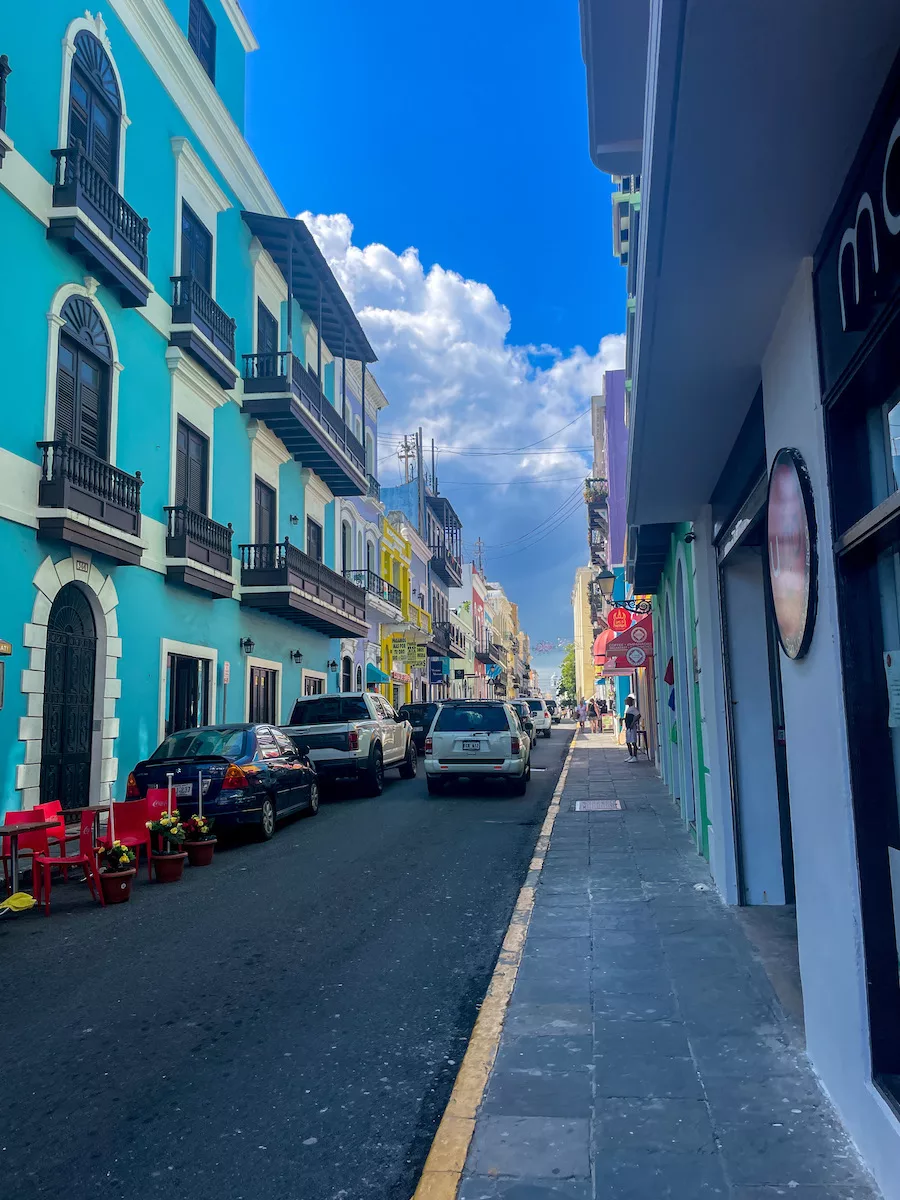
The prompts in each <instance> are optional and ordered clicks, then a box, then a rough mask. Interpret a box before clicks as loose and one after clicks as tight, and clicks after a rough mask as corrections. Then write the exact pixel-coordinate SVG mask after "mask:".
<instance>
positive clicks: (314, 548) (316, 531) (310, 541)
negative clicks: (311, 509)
mask: <svg viewBox="0 0 900 1200" xmlns="http://www.w3.org/2000/svg"><path fill="white" fill-rule="evenodd" d="M306 553H307V554H308V555H309V557H310V558H314V559H315V560H316V562H321V561H322V526H321V525H320V524H319V523H318V521H314V520H313V519H312V517H307V518H306Z"/></svg>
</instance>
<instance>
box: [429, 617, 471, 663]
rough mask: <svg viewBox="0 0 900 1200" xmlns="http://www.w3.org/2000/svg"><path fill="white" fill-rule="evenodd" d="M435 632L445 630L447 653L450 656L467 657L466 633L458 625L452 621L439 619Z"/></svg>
mask: <svg viewBox="0 0 900 1200" xmlns="http://www.w3.org/2000/svg"><path fill="white" fill-rule="evenodd" d="M434 628H435V632H436V633H438V632H443V633H444V634H445V635H446V636H445V639H444V640H445V641H446V645H447V653H448V654H449V656H450V658H466V657H467V655H466V635H465V633H464V632H463V630H462V629H460V628H459V626H458V625H454V624H453V622H452V621H438V622H436V623H435V627H434Z"/></svg>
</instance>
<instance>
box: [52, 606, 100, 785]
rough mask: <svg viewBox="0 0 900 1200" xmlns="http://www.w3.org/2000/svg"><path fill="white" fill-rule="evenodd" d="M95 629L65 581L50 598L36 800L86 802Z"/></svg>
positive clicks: (92, 716) (91, 732) (88, 777)
mask: <svg viewBox="0 0 900 1200" xmlns="http://www.w3.org/2000/svg"><path fill="white" fill-rule="evenodd" d="M96 663H97V629H96V626H95V624H94V615H93V613H92V612H91V608H90V605H89V603H88V600H87V597H86V596H85V595H84V593H83V592H82V591H81V590H80V589H79V588H78V587H76V585H75V584H73V583H68V584H66V586H65V587H64V588H63V589H62V591H61V592H60V593H59V595H58V596H57V597H56V599H55V600H54V601H53V607H52V608H51V610H50V619H49V621H48V624H47V654H46V658H45V665H44V672H45V673H44V732H43V738H42V741H41V802H42V803H44V802H46V801H50V800H59V801H60V802H61V803H62V806H63V808H77V807H79V806H80V805H84V804H89V803H90V780H91V746H92V742H93V725H94V671H95V668H96Z"/></svg>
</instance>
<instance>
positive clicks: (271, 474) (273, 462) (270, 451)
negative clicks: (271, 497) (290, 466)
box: [247, 421, 292, 542]
mask: <svg viewBox="0 0 900 1200" xmlns="http://www.w3.org/2000/svg"><path fill="white" fill-rule="evenodd" d="M247 435H248V437H249V438H250V530H251V538H250V540H251V541H252V542H255V541H256V540H257V533H256V480H257V478H259V479H261V480H262V481H263V483H267V484H268V485H269V487H271V488H274V489H275V537H276V539H277V538H278V530H279V529H280V525H279V517H280V512H279V509H280V505H281V496H280V494H279V488H278V479H279V474H280V468H281V466H282V464H283V463H286V462H290V461H291V457H292V456H291V453H290V451H289V450H288V449H287V447H286V446H285V445H284V443H283V442H282V441H281V440H280V439H279V438H277V437H276V436H275V434H274V433H272V432H271V430H270V429H268V428H267V427H266V426H265V425H263V424H262V422H260V421H250V422H249V424H248V426H247Z"/></svg>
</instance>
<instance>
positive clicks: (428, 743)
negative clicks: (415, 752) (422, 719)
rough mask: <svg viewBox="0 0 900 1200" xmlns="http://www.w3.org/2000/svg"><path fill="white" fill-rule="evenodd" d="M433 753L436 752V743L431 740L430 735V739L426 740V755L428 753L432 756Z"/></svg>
mask: <svg viewBox="0 0 900 1200" xmlns="http://www.w3.org/2000/svg"><path fill="white" fill-rule="evenodd" d="M433 752H434V741H433V739H432V738H431V736H430V735H429V736H428V737H427V738H426V739H425V753H426V754H432V753H433Z"/></svg>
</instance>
